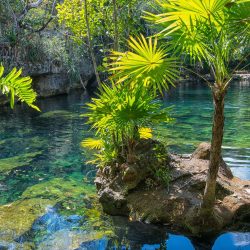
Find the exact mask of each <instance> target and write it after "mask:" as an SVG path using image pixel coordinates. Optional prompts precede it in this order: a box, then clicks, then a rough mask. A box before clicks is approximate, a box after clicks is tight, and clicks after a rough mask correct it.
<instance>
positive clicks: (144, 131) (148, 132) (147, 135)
mask: <svg viewBox="0 0 250 250" xmlns="http://www.w3.org/2000/svg"><path fill="white" fill-rule="evenodd" d="M139 134H140V138H141V139H151V138H153V130H152V129H151V128H139Z"/></svg>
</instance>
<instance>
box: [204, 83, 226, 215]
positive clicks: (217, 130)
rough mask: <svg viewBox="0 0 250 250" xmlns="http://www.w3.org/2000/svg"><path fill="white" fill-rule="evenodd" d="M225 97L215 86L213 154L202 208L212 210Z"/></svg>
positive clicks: (222, 129) (219, 160)
mask: <svg viewBox="0 0 250 250" xmlns="http://www.w3.org/2000/svg"><path fill="white" fill-rule="evenodd" d="M224 98H225V91H223V90H220V88H218V87H214V88H213V102H214V116H213V132H212V142H211V154H210V162H209V169H208V175H207V180H206V188H205V192H204V196H203V204H202V208H203V209H204V210H205V211H208V212H209V211H211V210H212V208H213V206H214V201H215V191H216V180H217V175H218V171H219V166H220V162H221V147H222V141H223V131H224Z"/></svg>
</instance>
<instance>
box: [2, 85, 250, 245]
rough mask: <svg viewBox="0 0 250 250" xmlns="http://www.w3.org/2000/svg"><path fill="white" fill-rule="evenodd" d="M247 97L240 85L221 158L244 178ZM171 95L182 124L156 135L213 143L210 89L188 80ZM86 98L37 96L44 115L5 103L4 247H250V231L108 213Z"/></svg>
mask: <svg viewBox="0 0 250 250" xmlns="http://www.w3.org/2000/svg"><path fill="white" fill-rule="evenodd" d="M249 94H250V86H249V84H247V83H246V82H245V83H238V82H235V83H234V84H233V85H232V86H231V88H230V90H229V92H228V96H227V100H226V107H225V110H226V126H225V138H224V143H223V148H224V150H223V155H224V159H225V161H226V162H227V163H228V164H229V166H230V167H231V169H232V170H233V172H234V174H235V175H236V176H238V177H241V178H243V179H250V135H249V131H250V130H249V129H250V112H249V111H250V109H249V107H250V99H249V96H250V95H249ZM165 99H166V100H165V103H166V105H174V109H173V116H174V117H175V118H176V123H175V124H172V125H169V126H167V127H164V128H160V129H159V131H158V136H159V137H161V138H164V140H165V142H167V144H168V145H169V150H170V151H172V152H178V153H191V152H192V151H193V150H194V149H195V147H196V146H197V145H198V144H199V143H200V142H202V141H209V140H210V136H211V120H212V100H211V96H210V92H209V90H208V88H207V87H206V86H204V85H203V84H198V83H192V84H191V83H183V84H181V85H180V86H178V88H176V89H175V90H172V91H171V93H170V94H169V95H168V96H167V97H166V98H165ZM86 100H88V96H87V95H86V94H81V93H77V94H71V95H69V96H59V97H56V98H49V99H45V100H39V103H38V105H39V107H40V108H41V110H42V113H37V112H35V111H33V110H30V109H28V108H26V107H25V106H20V105H17V106H16V107H15V110H14V111H12V110H10V109H9V108H8V107H4V108H1V110H0V249H43V250H46V249H48V250H57V249H60V250H61V249H65V250H67V249H147V250H150V249H168V250H189V249H190V250H191V249H213V250H217V249H220V250H224V249H225V250H234V249H238V250H239V249H241V250H242V249H243V250H248V249H250V246H249V242H250V234H249V233H239V232H238V233H237V232H234V233H225V234H223V235H221V236H218V238H217V239H211V240H205V239H204V240H195V239H191V238H188V237H185V236H182V235H178V234H177V233H176V232H169V230H168V229H167V228H162V227H157V226H153V225H151V226H150V225H145V224H142V223H135V222H129V221H127V219H124V218H119V217H110V216H107V215H105V214H103V213H102V212H101V207H100V205H99V204H98V202H97V199H96V193H95V188H94V185H93V177H94V175H95V168H94V167H93V166H89V165H87V164H86V157H87V152H85V151H84V150H83V149H82V148H81V147H80V142H81V140H82V139H83V138H86V137H88V136H89V135H90V132H89V127H88V126H86V125H85V124H84V123H85V120H84V118H83V117H81V116H80V115H81V114H83V113H84V103H85V102H86ZM30 221H31V222H30ZM3 246H5V248H3ZM1 247H2V248H1Z"/></svg>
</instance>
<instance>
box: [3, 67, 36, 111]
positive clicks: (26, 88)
mask: <svg viewBox="0 0 250 250" xmlns="http://www.w3.org/2000/svg"><path fill="white" fill-rule="evenodd" d="M3 74H4V67H3V66H2V65H0V91H1V92H2V93H3V94H5V95H7V96H10V106H11V108H13V107H14V103H15V96H17V97H18V98H19V100H20V101H21V102H25V103H27V104H28V105H29V106H30V107H32V108H34V109H36V110H38V111H39V108H38V107H37V106H35V105H34V102H35V100H36V96H37V95H36V93H35V92H34V90H33V89H32V86H31V83H32V79H31V78H30V77H29V76H27V77H21V74H22V69H20V70H17V69H16V68H14V69H13V70H12V71H11V72H10V73H9V74H7V75H6V76H5V77H3Z"/></svg>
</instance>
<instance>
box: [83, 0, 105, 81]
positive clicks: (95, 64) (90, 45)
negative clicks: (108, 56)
mask: <svg viewBox="0 0 250 250" xmlns="http://www.w3.org/2000/svg"><path fill="white" fill-rule="evenodd" d="M83 2H84V17H85V23H86V27H87V39H88V46H89V51H90V56H91V59H92V63H93V67H94V71H95V75H96V80H97V83H98V85H99V86H100V85H101V80H100V76H99V73H98V70H97V63H96V58H95V54H94V49H93V43H92V37H91V32H90V27H89V18H88V5H87V0H84V1H83Z"/></svg>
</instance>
